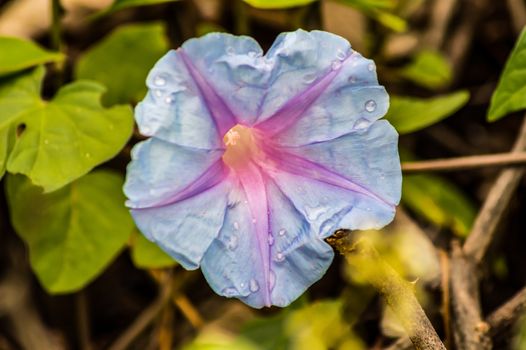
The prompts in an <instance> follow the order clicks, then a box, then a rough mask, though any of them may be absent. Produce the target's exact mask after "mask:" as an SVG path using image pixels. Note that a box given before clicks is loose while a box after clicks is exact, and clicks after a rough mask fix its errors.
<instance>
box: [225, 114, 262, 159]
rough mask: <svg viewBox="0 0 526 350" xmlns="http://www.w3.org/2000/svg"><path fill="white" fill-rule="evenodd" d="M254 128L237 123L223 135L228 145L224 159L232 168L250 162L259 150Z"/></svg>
mask: <svg viewBox="0 0 526 350" xmlns="http://www.w3.org/2000/svg"><path fill="white" fill-rule="evenodd" d="M254 134H255V133H254V129H252V128H249V127H246V126H243V125H239V124H237V125H236V126H234V127H233V128H232V129H230V130H228V132H227V133H226V134H225V136H224V137H223V142H224V144H225V146H226V151H225V154H223V161H224V162H225V163H226V164H227V165H228V166H230V167H231V168H239V167H241V166H244V165H246V164H248V163H249V162H250V160H251V159H253V158H254V156H255V155H256V154H257V152H258V147H257V143H256V138H255V135H254Z"/></svg>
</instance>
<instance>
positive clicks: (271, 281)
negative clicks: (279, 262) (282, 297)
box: [268, 270, 276, 290]
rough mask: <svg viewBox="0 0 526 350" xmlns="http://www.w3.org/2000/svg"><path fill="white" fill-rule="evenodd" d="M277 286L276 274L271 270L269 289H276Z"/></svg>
mask: <svg viewBox="0 0 526 350" xmlns="http://www.w3.org/2000/svg"><path fill="white" fill-rule="evenodd" d="M275 285H276V274H275V273H274V271H272V270H270V273H269V275H268V288H269V289H270V290H272V289H274V286H275Z"/></svg>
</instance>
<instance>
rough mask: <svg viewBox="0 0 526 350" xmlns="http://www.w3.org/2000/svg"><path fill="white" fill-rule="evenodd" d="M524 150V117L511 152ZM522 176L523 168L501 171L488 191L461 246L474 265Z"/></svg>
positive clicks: (491, 237) (481, 255)
mask: <svg viewBox="0 0 526 350" xmlns="http://www.w3.org/2000/svg"><path fill="white" fill-rule="evenodd" d="M525 149H526V117H525V119H524V121H523V124H522V127H521V130H520V132H519V136H518V137H517V140H516V141H515V145H514V146H513V152H514V153H520V154H522V152H523V151H524V150H525ZM523 174H524V169H523V168H514V169H506V170H503V171H502V172H501V173H500V174H499V176H498V178H497V180H496V181H495V183H494V185H493V187H492V188H491V190H490V191H489V193H488V196H487V197H486V200H485V202H484V204H483V206H482V209H481V210H480V212H479V214H478V216H477V218H476V219H475V223H474V224H473V228H472V230H471V233H470V234H469V236H468V238H467V239H466V243H465V244H464V246H463V251H464V253H465V254H466V255H467V256H468V257H469V258H470V259H473V262H474V263H476V264H479V263H480V262H481V261H482V258H483V257H484V255H485V254H486V251H487V250H488V247H489V245H490V243H491V242H492V241H493V239H494V236H495V234H496V231H497V225H498V223H499V222H500V220H501V218H502V216H503V214H504V212H505V211H506V209H507V207H508V204H509V202H510V200H511V197H512V196H513V194H514V192H515V189H516V188H517V186H518V185H519V182H520V179H521V177H522V175H523Z"/></svg>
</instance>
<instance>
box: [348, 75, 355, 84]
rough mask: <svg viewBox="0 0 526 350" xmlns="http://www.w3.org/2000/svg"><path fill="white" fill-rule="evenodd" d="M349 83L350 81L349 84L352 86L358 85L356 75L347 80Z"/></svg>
mask: <svg viewBox="0 0 526 350" xmlns="http://www.w3.org/2000/svg"><path fill="white" fill-rule="evenodd" d="M347 81H349V83H351V84H354V83H356V77H355V76H354V75H351V76H350V77H349V78H348V79H347Z"/></svg>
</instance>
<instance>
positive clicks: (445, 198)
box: [402, 174, 476, 237]
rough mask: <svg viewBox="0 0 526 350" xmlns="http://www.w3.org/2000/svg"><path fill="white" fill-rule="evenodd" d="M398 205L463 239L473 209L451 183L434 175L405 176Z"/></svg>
mask: <svg viewBox="0 0 526 350" xmlns="http://www.w3.org/2000/svg"><path fill="white" fill-rule="evenodd" d="M402 203H403V204H404V205H405V206H406V207H408V208H409V209H411V210H412V211H413V212H414V213H416V214H417V215H420V216H421V217H423V218H425V219H427V220H429V221H430V222H432V223H433V224H435V225H437V226H439V227H447V228H450V229H451V230H452V231H453V232H454V233H455V234H456V235H458V236H460V237H466V236H467V234H468V233H469V231H470V229H471V226H472V224H473V221H474V220H475V215H476V209H475V206H474V205H473V203H472V202H471V201H470V200H469V199H468V198H467V197H466V196H465V195H464V193H463V192H462V191H461V190H460V189H459V188H457V187H456V186H455V185H453V184H452V183H450V182H448V181H446V180H445V179H442V178H440V177H438V176H434V175H426V174H419V175H406V176H404V181H403V184H402Z"/></svg>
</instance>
